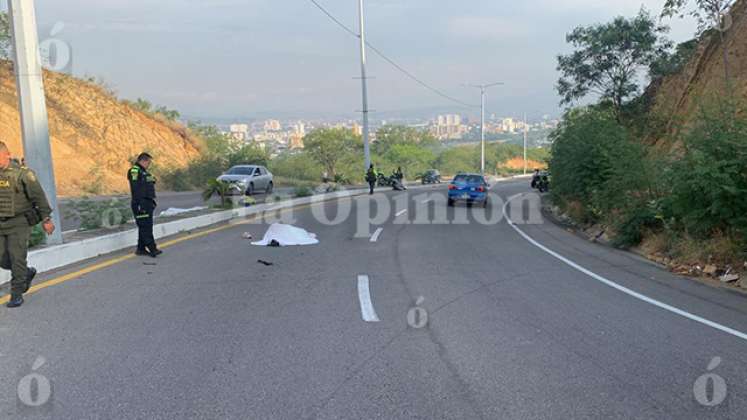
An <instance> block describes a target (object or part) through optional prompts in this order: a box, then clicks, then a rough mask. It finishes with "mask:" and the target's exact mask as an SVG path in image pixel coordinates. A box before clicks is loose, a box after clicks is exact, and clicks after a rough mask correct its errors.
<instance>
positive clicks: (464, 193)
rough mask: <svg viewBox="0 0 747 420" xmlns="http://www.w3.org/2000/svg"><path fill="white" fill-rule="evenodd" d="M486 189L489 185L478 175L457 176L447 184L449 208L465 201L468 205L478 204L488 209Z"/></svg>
mask: <svg viewBox="0 0 747 420" xmlns="http://www.w3.org/2000/svg"><path fill="white" fill-rule="evenodd" d="M488 188H490V185H489V184H488V182H487V181H486V180H485V177H484V176H482V175H480V174H459V175H457V176H455V177H454V179H453V180H452V181H451V183H450V184H449V206H453V205H454V203H455V202H457V201H465V202H467V204H468V205H470V204H474V203H478V204H481V205H482V206H483V207H488Z"/></svg>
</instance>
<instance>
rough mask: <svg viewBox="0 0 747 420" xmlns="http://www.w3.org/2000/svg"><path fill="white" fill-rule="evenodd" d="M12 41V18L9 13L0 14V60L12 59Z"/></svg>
mask: <svg viewBox="0 0 747 420" xmlns="http://www.w3.org/2000/svg"><path fill="white" fill-rule="evenodd" d="M11 41H12V36H11V34H10V18H9V16H8V13H7V12H0V59H3V60H7V59H8V58H10V48H11V47H10V44H11Z"/></svg>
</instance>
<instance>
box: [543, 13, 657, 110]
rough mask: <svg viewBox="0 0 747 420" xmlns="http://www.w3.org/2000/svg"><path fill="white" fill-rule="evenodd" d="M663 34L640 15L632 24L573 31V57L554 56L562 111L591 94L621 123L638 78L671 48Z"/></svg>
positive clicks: (619, 21) (620, 20)
mask: <svg viewBox="0 0 747 420" xmlns="http://www.w3.org/2000/svg"><path fill="white" fill-rule="evenodd" d="M667 31H668V28H667V27H666V26H662V25H660V24H658V23H657V22H656V21H655V20H654V19H653V18H652V17H651V15H650V14H649V13H648V12H646V11H645V10H643V9H642V10H641V11H640V12H639V13H638V16H636V17H635V18H632V19H627V18H624V17H618V18H616V19H615V20H613V21H612V22H611V23H606V24H600V25H593V26H587V27H577V28H576V29H574V30H573V32H571V33H570V34H568V35H567V36H566V41H567V42H568V43H570V44H572V45H573V46H574V47H575V48H576V51H574V52H573V53H572V54H570V55H560V56H558V71H560V72H561V73H562V76H561V78H560V80H559V81H558V86H557V89H558V93H559V94H560V96H561V97H562V101H561V105H570V104H572V103H574V102H576V101H578V100H579V99H581V98H583V97H585V96H587V95H589V94H590V93H595V94H597V95H599V96H600V98H601V99H602V100H608V101H610V102H611V103H612V106H613V108H614V110H615V114H616V116H617V118H618V119H619V118H620V114H621V111H622V108H623V105H625V101H626V100H627V99H628V98H629V97H630V96H632V95H634V94H636V93H637V92H638V85H637V83H636V80H637V77H638V75H639V72H640V71H641V70H642V69H644V68H648V67H649V66H650V65H651V63H653V62H654V61H656V60H657V59H658V58H659V57H661V56H662V55H663V54H665V53H666V51H668V50H669V48H671V42H670V41H668V40H666V38H664V36H663V34H664V33H666V32H667Z"/></svg>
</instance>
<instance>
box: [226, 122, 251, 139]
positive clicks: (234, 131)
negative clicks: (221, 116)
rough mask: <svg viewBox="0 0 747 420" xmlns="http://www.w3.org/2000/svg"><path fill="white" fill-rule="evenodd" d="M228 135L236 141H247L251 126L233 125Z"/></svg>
mask: <svg viewBox="0 0 747 420" xmlns="http://www.w3.org/2000/svg"><path fill="white" fill-rule="evenodd" d="M228 134H229V135H230V136H231V138H233V139H235V140H239V141H247V140H249V126H248V125H247V124H231V126H230V127H229V133H228Z"/></svg>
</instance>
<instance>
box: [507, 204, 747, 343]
mask: <svg viewBox="0 0 747 420" xmlns="http://www.w3.org/2000/svg"><path fill="white" fill-rule="evenodd" d="M519 196H521V194H518V195H515V196H513V197H511V198H509V199H508V201H506V204H504V206H503V217H504V218H506V220H507V221H508V225H509V226H511V227H512V228H513V229H514V230H515V231H516V232H517V233H518V234H519V235H521V236H522V237H524V239H526V240H527V241H529V242H530V243H531V244H532V245H534V246H536V247H537V248H539V249H541V250H543V251H545V252H546V253H548V254H550V255H552V256H553V257H555V258H557V259H559V260H560V261H562V262H564V263H565V264H567V265H569V266H571V267H572V268H574V269H576V270H578V271H580V272H582V273H584V274H586V275H587V276H589V277H591V278H593V279H595V280H597V281H599V282H601V283H604V284H606V285H607V286H609V287H612V288H614V289H617V290H619V291H621V292H623V293H625V294H627V295H629V296H632V297H634V298H636V299H639V300H642V301H644V302H646V303H649V304H651V305H654V306H657V307H659V308H661V309H664V310H665V311H669V312H672V313H674V314H677V315H680V316H683V317H685V318H687V319H690V320H692V321H695V322H699V323H701V324H703V325H707V326H709V327H711V328H715V329H717V330H720V331H723V332H725V333H727V334H731V335H733V336H735V337H738V338H741V339H742V340H747V334H745V333H743V332H741V331H737V330H735V329H733V328H729V327H727V326H724V325H721V324H719V323H717V322H713V321H710V320H708V319H705V318H702V317H699V316H697V315H694V314H691V313H690V312H687V311H683V310H682V309H679V308H676V307H674V306H671V305H668V304H666V303H664V302H660V301H658V300H656V299H652V298H650V297H648V296H646V295H643V294H641V293H638V292H636V291H633V290H631V289H628V288H627V287H625V286H622V285H619V284H617V283H615V282H613V281H612V280H609V279H607V278H605V277H602V276H600V275H599V274H596V273H594V272H593V271H590V270H587V269H586V268H584V267H582V266H580V265H578V264H576V263H575V262H573V261H571V260H569V259H568V258H566V257H564V256H562V255H560V254H558V253H557V252H555V251H553V250H551V249H549V248H547V247H546V246H544V245H542V244H541V243H539V242H537V241H535V240H534V239H532V238H531V237H530V236H529V235H527V234H526V233H524V231H522V230H521V229H519V228H518V227H517V226H516V225H515V224H514V223H513V222H512V221H511V219H509V218H508V214H506V209H507V208H508V204H509V203H510V202H511V200H513V199H514V198H517V197H519Z"/></svg>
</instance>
